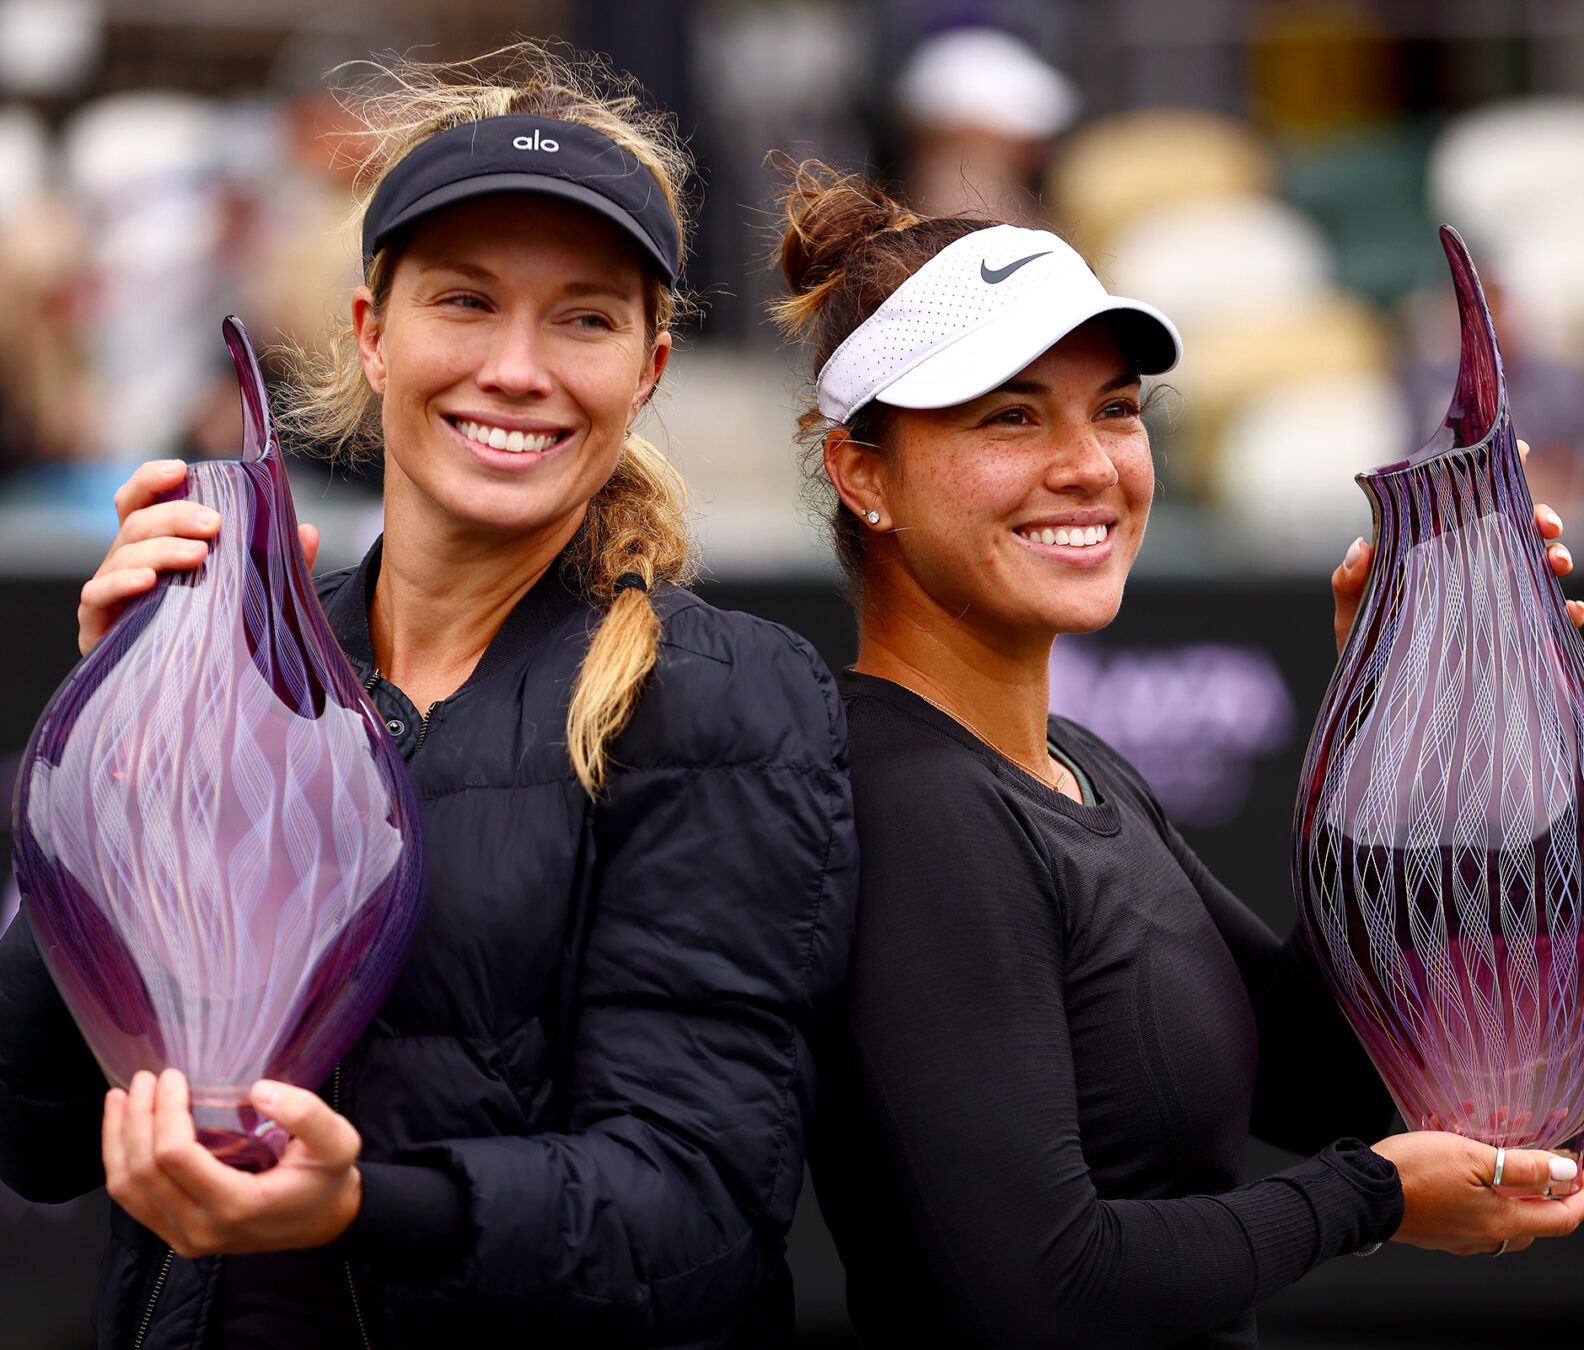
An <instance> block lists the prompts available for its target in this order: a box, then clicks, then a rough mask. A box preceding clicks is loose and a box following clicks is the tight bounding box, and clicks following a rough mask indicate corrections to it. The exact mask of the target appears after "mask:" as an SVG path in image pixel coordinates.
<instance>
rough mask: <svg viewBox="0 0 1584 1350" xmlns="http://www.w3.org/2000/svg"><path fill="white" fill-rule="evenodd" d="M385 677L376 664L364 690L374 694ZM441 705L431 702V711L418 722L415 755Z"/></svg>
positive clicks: (413, 749) (410, 756)
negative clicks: (435, 711)
mask: <svg viewBox="0 0 1584 1350" xmlns="http://www.w3.org/2000/svg"><path fill="white" fill-rule="evenodd" d="M384 678H385V677H384V676H383V675H381V674H380V672H379V667H378V666H375V667H374V673H373V674H372V675H370V676H369V677H368V679H366V680H364V681H363V692H364V693H365V694H368V695H370V696H372V695H373V693H374V686H375V685H377V684H378V683H379V682H380V681H381V680H383V679H384ZM439 706H440V702H439V701H436V702H434V703H431V704H430V705H429V711H428V712H426V713H425V714H424V715H423V720H422V721H421V722H419V723H418V739H417V740H416V741H415V742H414V743H413V748H412V753H413V754H414V755H416V754H417V753H418V752H419V751H420V750H422V749H423V743H424V738H425V737H426V736H428V734H429V719H430V718H431V717H433V716H434V710H435V709H436V708H438V707H439ZM407 758H409V759H411V758H412V755H409V756H407Z"/></svg>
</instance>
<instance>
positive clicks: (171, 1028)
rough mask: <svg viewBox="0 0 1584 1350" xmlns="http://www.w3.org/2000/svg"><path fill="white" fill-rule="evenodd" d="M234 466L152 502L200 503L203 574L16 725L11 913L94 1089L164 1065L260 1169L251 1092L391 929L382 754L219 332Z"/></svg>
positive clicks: (317, 1060)
mask: <svg viewBox="0 0 1584 1350" xmlns="http://www.w3.org/2000/svg"><path fill="white" fill-rule="evenodd" d="M225 339H226V345H227V346H228V347H229V348H230V351H231V357H232V360H233V361H234V362H235V363H236V368H237V376H238V379H239V380H240V382H241V386H242V401H243V414H244V423H245V439H244V445H243V452H242V458H241V459H240V460H211V461H205V462H201V463H196V464H193V465H192V466H190V467H189V469H188V471H187V481H186V483H185V484H184V485H183V486H181V487H180V488H178V489H177V490H176V491H175V492H174V493H172V494H171V496H172V497H173V498H187V499H189V500H192V501H199V502H203V503H204V504H205V505H206V506H210V507H213V508H214V509H215V510H216V511H218V512H219V513H220V516H221V527H220V533H219V536H218V537H217V538H216V539H215V540H214V541H213V543H212V544H211V547H210V552H209V557H208V559H207V560H206V561H205V562H204V564H203V565H202V566H201V567H199V568H197V569H196V570H194V571H191V572H167V573H164V574H162V575H161V576H160V577H159V580H158V583H157V584H156V585H155V587H154V589H153V590H152V591H150V592H149V593H148V594H146V595H144V596H141V597H139V598H138V599H137V600H135V601H134V602H133V603H132V604H130V605H129V606H128V607H127V609H126V611H125V613H123V615H122V616H121V618H120V620H119V621H118V622H117V623H116V625H115V627H114V628H113V629H112V630H111V631H110V633H109V634H108V635H107V636H106V638H105V639H104V640H103V641H102V642H101V643H100V644H99V645H98V646H97V647H96V648H95V649H94V650H93V651H92V652H91V653H90V654H89V655H88V656H87V657H86V658H84V660H82V661H81V662H80V663H79V664H78V665H77V667H76V669H75V670H73V671H72V673H71V675H70V676H68V677H67V679H66V681H65V683H64V684H62V685H61V687H60V689H59V690H57V691H56V694H55V697H54V698H53V699H52V700H51V701H50V704H49V706H48V707H47V708H46V709H45V710H44V714H43V716H42V717H40V718H39V722H38V726H37V727H36V728H35V730H34V732H33V738H32V741H31V742H30V743H29V745H28V748H27V752H26V754H25V755H24V757H23V761H22V772H21V775H20V777H19V779H18V782H17V793H16V807H15V821H14V830H13V836H14V839H15V847H16V874H17V879H18V883H19V885H20V888H21V891H22V903H23V911H24V913H25V914H26V916H27V919H28V922H30V923H31V924H32V926H33V932H34V935H35V937H36V938H37V941H38V947H39V951H40V952H41V953H42V954H43V957H44V960H45V962H46V963H47V964H48V966H49V969H50V973H51V974H52V975H53V976H54V978H55V983H56V984H57V986H59V988H60V991H61V994H62V996H63V997H64V999H65V1000H66V1003H67V1006H68V1007H69V1008H70V1009H71V1011H72V1014H73V1016H74V1017H75V1018H76V1020H77V1025H78V1026H79V1027H80V1028H81V1030H82V1033H83V1036H84V1038H85V1039H86V1040H87V1042H88V1045H89V1047H90V1048H91V1049H92V1050H93V1052H94V1055H95V1056H96V1057H97V1058H98V1061H99V1064H100V1066H101V1067H102V1068H103V1069H104V1072H105V1076H106V1077H107V1078H108V1079H109V1080H110V1081H111V1082H112V1083H116V1084H119V1085H122V1086H125V1085H126V1084H127V1082H128V1081H129V1080H130V1078H131V1076H132V1074H133V1073H134V1072H136V1071H137V1070H138V1069H151V1070H155V1071H158V1070H159V1069H161V1068H164V1067H166V1066H174V1067H176V1068H178V1069H181V1070H182V1071H183V1072H184V1073H185V1074H186V1075H187V1078H188V1081H189V1083H190V1085H191V1088H192V1098H193V1116H194V1119H195V1121H196V1123H197V1126H198V1133H199V1138H200V1139H202V1140H203V1142H204V1143H205V1144H206V1145H207V1146H208V1147H209V1148H210V1149H211V1150H212V1151H213V1152H214V1153H215V1154H216V1156H218V1157H220V1158H222V1159H224V1160H225V1161H227V1162H229V1163H232V1164H233V1165H235V1166H238V1167H243V1168H247V1169H251V1170H259V1169H263V1168H267V1167H270V1166H273V1165H274V1163H275V1162H276V1161H277V1160H278V1158H279V1157H280V1154H281V1151H282V1150H283V1149H284V1147H285V1144H286V1136H285V1133H284V1132H283V1131H282V1130H281V1129H280V1128H279V1127H278V1126H276V1125H274V1124H273V1122H271V1121H269V1120H267V1119H262V1118H260V1117H259V1116H258V1114H257V1113H256V1112H255V1111H254V1110H253V1108H252V1107H251V1106H249V1105H248V1104H247V1102H246V1095H247V1090H248V1088H249V1087H250V1086H251V1084H252V1083H253V1081H254V1080H255V1079H257V1078H260V1077H270V1078H277V1079H281V1080H284V1081H287V1082H292V1083H297V1084H299V1085H301V1086H304V1087H309V1088H315V1087H318V1086H319V1084H320V1083H321V1082H322V1081H323V1080H324V1079H325V1078H326V1077H327V1076H328V1075H329V1073H330V1071H331V1069H332V1068H333V1067H334V1066H335V1064H336V1062H337V1061H338V1060H339V1059H340V1057H341V1055H342V1054H343V1053H345V1051H346V1050H347V1048H348V1047H349V1046H350V1045H351V1043H352V1041H353V1040H354V1039H355V1038H356V1037H357V1035H358V1034H359V1032H361V1031H362V1029H363V1028H364V1026H365V1025H367V1023H368V1021H369V1019H370V1018H371V1017H372V1016H373V1014H374V1011H375V1009H376V1008H377V1007H378V1006H379V1004H380V1001H381V1000H382V999H383V998H384V996H385V994H386V992H387V991H388V990H389V988H390V985H391V982H392V980H393V979H394V978H395V976H396V972H397V971H398V969H399V968H400V965H401V962H402V958H403V956H404V955H405V953H406V950H407V947H408V944H409V943H410V941H411V939H412V935H413V933H414V931H415V929H416V927H417V923H418V918H419V913H420V905H421V893H422V885H423V845H422V839H421V835H420V827H419V816H418V806H417V801H416V799H415V797H414V795H413V790H412V785H411V783H410V782H409V780H408V778H407V772H406V769H405V766H404V765H403V764H402V760H401V756H400V754H399V753H398V752H397V750H396V748H395V746H394V745H393V744H392V742H391V740H390V738H389V736H388V735H387V734H386V731H385V726H384V723H383V722H382V721H381V719H380V717H379V714H378V713H377V712H376V711H375V710H374V708H373V706H372V705H371V704H370V702H369V700H368V698H367V696H366V695H365V693H364V691H363V689H362V686H361V685H360V684H359V683H358V679H357V676H356V675H355V674H354V672H353V670H352V668H351V666H349V665H348V664H347V661H346V658H345V657H344V656H343V655H342V654H341V651H340V648H339V647H338V646H337V645H336V642H335V638H334V637H333V636H332V635H331V632H330V629H329V626H328V624H327V623H326V621H325V616H324V611H323V610H322V609H321V608H320V607H319V602H318V600H317V598H316V597H315V594H314V588H313V582H312V580H311V578H310V577H309V575H308V568H307V565H306V564H305V562H304V561H303V556H302V550H301V547H300V546H299V544H298V540H297V518H296V513H295V512H294V511H293V509H292V501H291V492H290V489H289V487H288V484H287V480H286V470H285V465H284V464H283V463H282V459H281V451H280V446H279V443H278V442H277V440H276V438H275V434H274V430H273V428H272V426H271V423H270V415H269V405H268V402H267V400H266V396H265V390H264V382H263V379H262V377H261V375H260V373H259V367H258V362H257V360H256V359H255V358H254V355H253V351H252V349H251V348H250V347H249V345H248V341H247V334H246V332H245V331H244V330H243V328H242V325H241V323H239V322H238V321H237V320H236V319H234V318H232V319H227V320H226V323H225Z"/></svg>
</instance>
